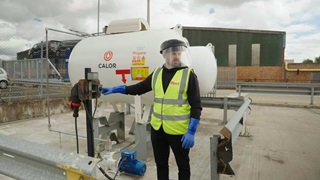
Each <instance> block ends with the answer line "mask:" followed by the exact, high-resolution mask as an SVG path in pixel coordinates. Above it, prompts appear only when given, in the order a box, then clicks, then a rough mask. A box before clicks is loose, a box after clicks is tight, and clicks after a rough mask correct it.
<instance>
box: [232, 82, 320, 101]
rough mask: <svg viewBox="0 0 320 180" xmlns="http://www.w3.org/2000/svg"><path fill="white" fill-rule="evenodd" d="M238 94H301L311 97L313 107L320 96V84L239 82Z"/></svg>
mask: <svg viewBox="0 0 320 180" xmlns="http://www.w3.org/2000/svg"><path fill="white" fill-rule="evenodd" d="M237 92H238V93H239V96H240V95H241V92H256V93H276V94H278V93H279V94H301V95H310V96H311V97H310V98H311V99H310V105H313V100H314V96H315V95H320V83H309V84H306V83H264V82H255V83H251V82H241V83H240V82H238V83H237Z"/></svg>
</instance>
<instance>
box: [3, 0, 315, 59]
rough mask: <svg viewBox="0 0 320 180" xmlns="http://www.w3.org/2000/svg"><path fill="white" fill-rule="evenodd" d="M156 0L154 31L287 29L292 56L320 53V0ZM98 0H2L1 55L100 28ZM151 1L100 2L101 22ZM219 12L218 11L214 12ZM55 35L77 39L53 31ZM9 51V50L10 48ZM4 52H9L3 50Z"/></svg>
mask: <svg viewBox="0 0 320 180" xmlns="http://www.w3.org/2000/svg"><path fill="white" fill-rule="evenodd" d="M150 1H151V29H159V28H170V27H173V26H175V25H176V24H182V25H183V26H198V27H222V28H241V29H258V30H276V31H286V32H287V38H286V40H287V42H286V55H285V58H287V59H295V61H296V62H302V61H303V60H304V59H307V58H310V59H313V58H314V57H315V56H319V55H320V52H319V49H320V32H319V29H320V22H319V20H318V19H320V5H319V4H320V3H319V2H318V0H281V1H279V0H161V1H152V0H150ZM97 2H98V0H90V1H89V0H69V1H65V0H0V48H1V51H0V58H4V59H10V57H8V54H10V53H12V52H15V51H18V50H19V51H20V50H25V49H28V48H30V47H31V46H32V45H33V44H34V43H36V42H39V41H41V40H45V28H46V27H50V28H54V29H59V30H68V29H69V28H73V29H76V30H79V31H84V32H88V33H95V32H97V6H98V3H97ZM146 7H147V0H135V1H132V0H121V1H116V0H100V25H99V27H100V28H99V29H100V30H101V29H102V27H103V26H104V25H108V24H109V23H110V21H112V20H119V19H127V18H138V17H139V18H145V19H146V14H147V10H146ZM212 10H214V11H212ZM49 37H50V38H51V39H58V40H62V39H65V38H66V39H74V38H75V37H71V36H61V34H58V33H51V34H50V35H49ZM9 49H10V50H9ZM3 51H8V52H6V53H3V54H1V52H3Z"/></svg>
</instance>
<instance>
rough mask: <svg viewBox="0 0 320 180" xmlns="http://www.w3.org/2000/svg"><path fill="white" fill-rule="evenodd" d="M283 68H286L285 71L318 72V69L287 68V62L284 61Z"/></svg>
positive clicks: (319, 70)
mask: <svg viewBox="0 0 320 180" xmlns="http://www.w3.org/2000/svg"><path fill="white" fill-rule="evenodd" d="M284 65H285V66H284V68H285V69H286V71H290V72H298V71H299V72H320V69H289V68H288V62H284Z"/></svg>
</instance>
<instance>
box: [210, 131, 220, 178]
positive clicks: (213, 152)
mask: <svg viewBox="0 0 320 180" xmlns="http://www.w3.org/2000/svg"><path fill="white" fill-rule="evenodd" d="M219 138H220V135H213V137H210V159H211V164H210V165H211V180H219V174H218V160H217V151H218V143H219Z"/></svg>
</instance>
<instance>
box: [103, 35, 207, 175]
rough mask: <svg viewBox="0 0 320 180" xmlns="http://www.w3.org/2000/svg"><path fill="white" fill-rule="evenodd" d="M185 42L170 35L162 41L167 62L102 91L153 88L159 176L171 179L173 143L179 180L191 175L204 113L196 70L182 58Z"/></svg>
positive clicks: (135, 91)
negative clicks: (138, 78)
mask: <svg viewBox="0 0 320 180" xmlns="http://www.w3.org/2000/svg"><path fill="white" fill-rule="evenodd" d="M186 47H187V46H186V44H185V43H184V42H183V41H180V40H177V39H171V40H168V41H165V42H163V43H162V44H161V47H160V53H161V54H162V56H163V57H164V59H165V64H164V65H163V66H162V67H161V68H157V69H155V70H154V72H153V73H151V74H150V75H149V76H148V77H147V78H146V79H145V80H144V81H141V82H139V83H137V84H135V85H131V86H125V85H121V86H116V87H113V88H102V93H103V94H104V95H108V94H111V93H122V94H130V95H141V94H144V93H146V92H149V91H151V90H153V91H154V96H155V97H154V105H153V114H152V116H151V122H150V123H151V126H152V128H151V141H152V146H153V152H154V158H155V162H156V165H157V177H158V180H169V166H168V159H169V154H170V147H171V149H172V151H173V153H174V156H175V159H176V162H177V165H178V169H179V175H178V176H179V180H188V179H190V163H189V160H190V159H189V150H190V148H192V147H193V145H194V135H195V132H196V130H197V126H198V123H199V121H200V115H201V110H202V107H201V100H200V91H199V83H198V79H197V76H196V75H195V73H194V72H193V71H192V70H191V69H188V67H187V66H185V65H184V64H183V63H182V62H181V58H182V55H183V53H185V52H186Z"/></svg>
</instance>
